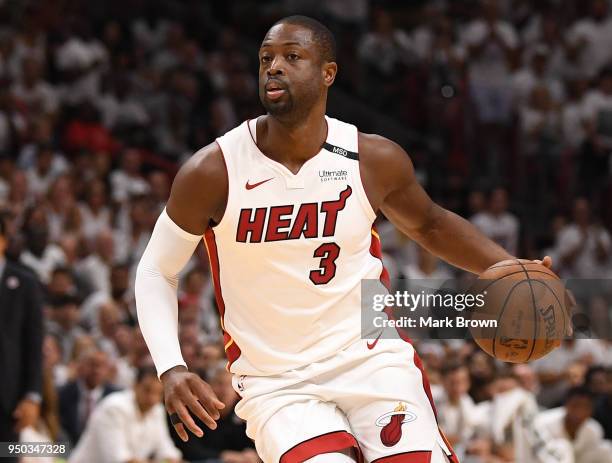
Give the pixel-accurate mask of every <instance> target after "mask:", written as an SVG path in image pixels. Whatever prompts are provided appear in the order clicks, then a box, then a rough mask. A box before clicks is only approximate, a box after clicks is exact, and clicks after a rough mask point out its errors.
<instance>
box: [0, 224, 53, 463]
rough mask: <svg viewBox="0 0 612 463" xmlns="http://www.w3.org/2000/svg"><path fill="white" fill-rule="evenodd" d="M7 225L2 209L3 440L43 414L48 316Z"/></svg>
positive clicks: (0, 411) (0, 407) (0, 357)
mask: <svg viewBox="0 0 612 463" xmlns="http://www.w3.org/2000/svg"><path fill="white" fill-rule="evenodd" d="M7 229H8V219H7V217H6V215H5V214H0V316H1V317H2V323H0V334H1V336H0V337H1V339H2V346H3V348H2V350H1V353H0V374H1V375H2V377H3V378H4V379H3V381H2V386H1V387H0V440H2V441H3V442H15V441H17V440H18V439H17V438H18V434H19V432H21V431H22V430H23V429H24V428H26V427H28V426H34V425H35V424H36V422H37V421H38V417H39V414H40V403H41V400H42V398H41V393H42V377H41V375H42V339H43V327H42V323H43V320H42V307H41V304H42V301H41V300H42V295H41V291H40V287H39V283H38V281H36V279H35V278H34V276H33V275H32V274H31V273H30V272H28V271H26V270H24V269H23V268H22V267H20V266H18V265H16V264H15V263H13V262H9V261H7V260H6V258H5V257H4V256H5V250H6V246H7V241H8V237H9V236H8V233H7ZM12 460H13V461H16V459H12Z"/></svg>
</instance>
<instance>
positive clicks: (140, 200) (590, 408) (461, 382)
mask: <svg viewBox="0 0 612 463" xmlns="http://www.w3.org/2000/svg"><path fill="white" fill-rule="evenodd" d="M610 3H611V2H609V1H607V0H590V1H580V0H546V1H528V0H499V1H494V0H483V1H478V0H458V1H452V2H451V1H444V0H436V1H427V2H425V1H415V2H384V1H376V0H327V1H325V2H323V1H313V0H282V1H254V0H253V1H242V2H222V1H218V0H210V1H195V0H172V1H156V0H150V1H149V0H122V1H117V0H109V1H105V2H96V1H93V0H81V1H68V0H48V1H45V2H34V1H32V2H28V1H25V0H24V1H10V0H9V1H3V2H0V18H2V20H1V21H0V24H2V25H1V26H0V81H1V82H2V85H0V211H2V217H3V218H4V219H5V220H6V222H7V224H8V235H9V238H10V240H9V246H8V249H7V258H8V259H10V260H12V261H15V262H20V263H21V264H22V265H23V266H25V267H28V268H30V269H31V270H32V271H33V272H34V273H35V274H36V276H37V278H38V279H39V281H40V282H41V284H42V286H43V288H44V292H45V306H44V318H45V328H46V330H45V333H46V334H45V338H44V347H43V353H44V383H45V387H44V394H43V406H42V415H41V420H40V422H39V424H38V425H37V426H35V427H34V428H30V429H28V430H26V431H24V433H25V435H24V436H23V438H24V439H25V440H30V441H31V440H38V439H46V440H50V441H66V440H68V441H70V442H71V443H72V445H73V446H76V445H77V443H79V442H82V443H81V444H80V446H79V447H77V449H78V450H79V451H78V452H75V456H74V459H75V460H74V461H94V460H93V459H88V457H87V451H89V452H94V453H95V452H96V450H92V449H95V448H97V447H95V445H98V446H101V447H99V448H107V449H108V448H112V447H113V445H112V442H113V435H112V433H111V428H112V426H113V425H112V424H110V425H109V423H115V424H116V423H117V421H112V420H113V417H115V418H116V415H117V413H119V411H121V413H123V414H124V415H122V416H132V415H133V417H134V419H137V420H140V421H141V425H142V426H141V429H149V431H150V432H148V431H147V433H145V434H142V435H138V434H135V433H132V434H131V435H130V439H132V441H131V442H132V443H133V444H134V445H135V446H137V447H138V446H139V445H138V444H141V445H140V448H141V452H144V453H143V454H142V455H139V456H138V458H139V459H140V460H138V461H141V460H142V461H146V460H147V459H155V458H158V459H169V460H173V461H179V460H180V458H181V457H180V455H181V454H182V455H183V457H182V458H183V459H184V460H187V461H223V462H225V463H251V462H254V461H257V456H256V454H255V453H254V451H253V450H252V444H251V443H250V441H249V440H248V438H246V436H245V434H244V424H243V423H241V422H240V420H238V419H237V418H236V416H235V415H234V413H233V404H235V402H236V401H237V399H238V397H237V395H236V394H235V393H234V391H233V389H232V386H231V381H230V376H229V374H228V373H227V372H226V371H225V370H224V368H223V366H224V352H223V345H222V340H221V338H220V336H219V334H220V333H219V326H218V317H217V315H216V308H215V303H214V297H213V291H212V287H211V281H210V276H209V271H208V262H207V256H206V251H205V249H204V248H203V246H199V247H198V250H197V252H196V254H195V256H194V258H193V259H192V260H191V262H190V263H189V265H188V267H187V268H186V269H185V271H184V273H183V275H182V278H181V284H180V288H179V319H180V341H181V347H182V351H183V355H184V358H185V360H186V362H187V364H188V366H189V368H190V369H191V370H193V371H197V372H199V373H200V374H201V375H202V377H203V378H205V379H206V380H207V381H210V382H211V384H213V386H214V388H215V391H216V392H217V395H218V396H219V397H222V400H223V401H224V402H225V403H226V404H228V407H226V409H225V411H224V415H223V416H222V418H221V424H220V426H219V428H218V429H217V430H216V431H214V432H206V433H205V436H204V438H203V439H193V438H192V439H191V440H190V441H189V442H188V443H182V442H181V441H180V440H179V439H178V438H177V436H176V435H175V433H174V432H173V431H170V432H168V429H169V427H168V425H167V423H166V422H165V420H166V418H165V413H163V411H162V410H160V407H161V406H160V405H159V404H160V401H161V397H162V391H161V389H160V387H159V384H158V383H157V382H156V380H155V374H154V372H153V371H152V370H151V368H150V367H151V359H150V356H149V354H148V351H147V347H146V345H145V343H144V340H143V338H142V335H141V334H140V331H139V329H138V323H137V319H136V312H135V305H134V293H133V283H134V272H135V268H136V265H137V264H138V261H139V259H140V256H141V254H142V252H143V251H144V248H145V246H146V244H147V242H148V239H149V236H150V233H151V230H152V227H153V224H154V223H155V220H156V218H157V216H158V214H159V213H160V211H161V210H162V208H163V207H164V204H165V201H166V199H167V197H168V194H169V188H170V185H171V182H172V178H173V176H174V174H175V173H176V170H177V168H178V166H179V165H180V163H181V162H183V161H184V160H185V159H186V158H188V157H189V156H190V155H191V154H192V153H193V152H195V151H196V150H197V149H199V148H200V147H202V146H204V145H206V144H208V143H210V142H211V141H212V140H213V139H214V138H215V137H216V136H219V135H222V134H223V133H225V132H226V131H227V130H229V129H231V128H233V127H234V126H236V125H237V124H238V123H239V122H241V121H242V120H244V119H246V118H250V117H254V116H256V115H258V114H260V113H261V112H262V108H261V107H260V105H259V101H258V96H257V78H256V76H257V73H256V71H257V54H256V50H257V47H258V44H259V41H260V40H261V38H262V37H263V34H264V33H265V31H266V30H267V28H268V27H269V26H270V25H271V24H272V23H273V22H274V21H275V20H276V19H279V18H280V17H282V16H284V15H286V14H291V13H298V12H299V13H305V14H310V15H312V16H315V17H317V18H319V19H321V20H323V21H324V22H325V24H327V25H328V26H330V28H331V29H332V31H333V32H334V33H335V34H336V38H337V41H338V50H339V52H338V54H339V65H340V74H339V76H338V80H337V83H336V85H335V88H334V89H333V90H332V94H333V92H338V93H339V94H344V95H348V96H349V97H350V100H351V101H354V102H356V103H361V104H364V105H367V108H368V112H367V117H364V116H363V114H360V113H359V112H356V113H355V120H351V121H350V122H353V123H356V124H357V125H358V126H360V127H361V126H363V127H367V126H368V120H371V119H369V118H381V119H383V118H387V117H391V118H393V119H394V120H395V121H397V122H398V123H400V124H401V125H402V127H404V128H405V130H406V131H408V132H410V133H412V134H416V136H415V138H414V139H413V140H414V142H413V143H412V144H410V145H409V146H404V148H406V150H407V151H408V152H410V153H411V155H412V156H413V159H414V161H415V165H416V168H417V174H418V175H419V178H420V179H421V180H422V182H423V183H424V185H425V186H426V188H427V189H428V191H430V193H431V194H432V196H433V197H434V199H435V200H436V201H438V202H439V203H441V204H442V205H444V206H446V207H449V208H450V209H452V210H454V211H456V212H458V213H461V214H462V215H463V216H465V217H466V218H468V219H470V220H471V221H472V222H473V223H474V224H475V225H476V226H477V227H478V228H480V229H481V230H482V231H483V232H484V233H485V234H487V236H489V237H491V238H492V239H494V240H495V241H496V242H498V243H499V244H501V245H502V246H504V247H505V248H506V249H507V250H508V251H509V252H511V253H512V254H516V255H519V256H522V257H526V258H541V257H542V256H543V255H545V254H549V255H551V256H552V257H553V262H554V268H555V270H557V271H558V272H559V274H560V275H561V276H562V277H565V278H569V279H575V280H576V281H580V279H585V278H591V279H594V278H599V279H600V282H599V283H594V284H593V286H596V287H597V288H598V289H599V290H600V291H599V292H597V294H596V296H593V295H592V294H591V293H588V294H586V293H585V294H582V293H581V291H580V288H581V287H582V286H581V285H580V284H577V286H576V288H577V291H576V292H577V299H578V312H579V313H581V314H583V315H584V316H585V320H586V323H585V332H586V331H588V330H589V329H593V327H595V326H596V327H597V329H598V330H599V331H598V332H597V337H598V338H600V339H584V340H574V341H566V342H565V343H564V344H563V346H562V347H561V348H559V349H558V350H556V351H555V352H553V353H552V354H551V355H549V356H548V357H546V358H544V359H543V360H541V361H537V362H534V363H533V364H530V365H517V366H514V367H512V368H509V367H508V366H506V365H502V364H499V363H497V362H495V361H493V360H492V359H491V358H489V357H487V356H486V354H484V353H483V352H481V351H479V350H478V348H476V347H475V345H474V344H473V343H470V342H467V341H447V342H446V341H445V342H442V341H427V342H424V341H421V342H419V343H418V344H419V346H418V348H419V349H420V350H421V352H422V354H423V355H422V356H423V357H424V360H425V363H426V366H427V369H428V372H429V374H430V379H431V382H432V384H433V389H434V395H435V396H436V398H437V403H438V413H439V416H440V422H441V426H442V427H443V428H444V429H445V430H446V431H447V434H448V437H449V439H450V440H451V441H452V442H453V443H454V444H455V445H456V447H457V449H458V452H459V453H460V454H461V455H463V456H464V459H463V460H462V461H464V462H469V463H499V462H512V461H516V462H521V463H530V461H529V460H527V459H525V458H526V457H522V456H521V455H522V454H521V452H522V451H523V450H522V449H524V448H526V447H531V448H534V447H537V446H540V447H542V448H544V449H546V448H547V445H548V444H550V443H551V442H552V443H557V444H558V449H561V450H558V451H559V452H564V451H565V452H566V453H567V452H569V454H571V455H572V458H573V459H572V460H567V461H568V462H572V461H573V462H575V463H591V462H606V461H612V454H611V453H610V452H612V451H611V450H610V447H609V443H606V441H604V440H603V439H604V437H605V438H606V439H610V438H612V423H611V421H610V417H612V370H611V368H612V344H611V343H610V342H609V341H607V340H606V339H608V340H609V339H610V338H612V331H610V307H611V304H612V297H611V294H610V290H609V289H608V288H607V285H606V284H605V280H603V279H604V278H608V277H610V275H611V270H612V260H611V259H610V252H611V251H612V250H611V240H610V234H609V229H610V225H611V224H612V214H611V213H610V210H609V208H606V207H605V206H606V205H607V204H608V203H609V199H610V196H611V194H612V189H611V188H610V178H611V177H610V169H611V167H610V153H611V151H612V54H611V53H610V50H612V10H611V8H610V7H611V4H610ZM407 4H409V5H407ZM334 110H336V111H337V112H338V116H339V117H340V116H341V115H342V111H343V109H342V107H341V105H340V106H337V105H334ZM330 115H332V116H336V114H335V113H333V112H332V113H330ZM345 119H346V118H345ZM379 229H380V232H381V236H382V242H383V246H384V251H385V253H386V265H387V266H388V267H389V270H390V273H391V275H392V276H393V277H402V276H403V277H408V278H416V279H418V278H442V279H444V278H448V277H450V276H453V275H454V271H453V270H452V269H450V268H448V267H446V266H444V265H443V264H442V263H440V262H438V261H437V260H436V259H435V258H434V257H433V256H431V255H429V254H428V253H427V252H425V251H423V250H421V249H417V248H416V246H414V245H413V244H412V243H410V242H409V240H408V239H407V238H406V237H404V236H402V235H401V234H399V233H398V232H397V231H396V230H395V229H394V228H393V227H392V226H391V225H390V224H389V223H387V222H385V221H384V220H383V221H381V223H380V224H379ZM606 289H607V291H606ZM586 334H587V335H585V337H593V336H588V334H589V333H586ZM591 334H592V333H591ZM134 403H136V404H137V405H138V407H137V408H136V409H135V408H134V405H133V404H134ZM130 404H131V405H130ZM130 407H131V408H130ZM138 410H139V411H138ZM90 417H91V420H90ZM161 422H163V423H161ZM160 423H161V425H160ZM117 426H119V425H117ZM160 426H161V427H160ZM543 428H546V429H547V430H548V432H549V434H546V435H543V436H540V435H539V434H538V433H537V432H535V431H533V430H534V429H543ZM119 429H121V428H119ZM155 433H160V434H155ZM151 436H158V437H156V438H154V437H151ZM529 436H531V437H529ZM533 436H539V437H537V438H538V439H540V440H539V441H534V440H533V439H536V437H533ZM530 439H531V440H530ZM105 443H106V445H104V444H105ZM126 445H127V444H126ZM551 445H552V444H551ZM538 448H539V447H538ZM88 449H89V450H88ZM568 449H569V450H568ZM114 450H116V451H117V452H119V454H121V453H120V452H121V451H122V449H114ZM549 450H550V449H549ZM553 450H555V449H553ZM555 451H557V450H555ZM121 455H124V454H121ZM79 458H80V460H79ZM542 458H544V457H542ZM606 458H608V460H606ZM37 461H39V460H37ZM135 461H136V460H135ZM547 461H549V460H545V459H542V461H541V462H540V463H543V462H547ZM550 461H565V460H560V459H557V460H550ZM534 463H535V461H534Z"/></svg>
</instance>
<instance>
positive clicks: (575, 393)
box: [565, 386, 594, 403]
mask: <svg viewBox="0 0 612 463" xmlns="http://www.w3.org/2000/svg"><path fill="white" fill-rule="evenodd" d="M574 397H584V398H586V399H589V400H590V401H593V399H594V397H593V393H592V392H591V391H590V390H589V389H588V388H587V387H585V386H576V387H573V388H571V389H570V390H569V391H567V394H565V403H567V402H569V400H570V399H573V398H574Z"/></svg>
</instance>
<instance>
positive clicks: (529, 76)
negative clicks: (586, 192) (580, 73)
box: [512, 67, 564, 107]
mask: <svg viewBox="0 0 612 463" xmlns="http://www.w3.org/2000/svg"><path fill="white" fill-rule="evenodd" d="M538 86H542V87H546V88H547V89H548V91H549V93H550V96H551V97H552V99H553V100H554V101H555V102H556V103H562V102H563V98H564V91H563V84H562V83H561V81H560V80H559V79H555V78H554V77H548V76H543V77H539V76H537V75H536V73H535V72H533V70H532V69H531V68H529V67H524V68H522V69H519V70H518V71H517V72H515V73H514V74H513V75H512V90H513V92H514V101H515V104H516V105H517V106H518V107H520V106H524V105H527V104H528V103H529V97H530V95H531V92H532V91H533V89H534V88H536V87H538Z"/></svg>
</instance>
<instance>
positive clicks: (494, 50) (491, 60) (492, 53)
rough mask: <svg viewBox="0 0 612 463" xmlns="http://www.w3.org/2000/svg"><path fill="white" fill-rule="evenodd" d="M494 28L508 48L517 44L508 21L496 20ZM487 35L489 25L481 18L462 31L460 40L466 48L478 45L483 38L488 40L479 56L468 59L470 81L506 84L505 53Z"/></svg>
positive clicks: (495, 84)
mask: <svg viewBox="0 0 612 463" xmlns="http://www.w3.org/2000/svg"><path fill="white" fill-rule="evenodd" d="M494 28H495V32H496V33H497V35H498V36H499V37H500V38H501V40H502V41H503V42H504V43H505V44H506V46H508V47H510V48H516V47H517V46H518V37H517V35H516V32H515V31H514V27H513V26H512V25H511V24H510V23H507V22H505V21H497V22H496V23H495V25H494ZM488 35H489V26H488V24H487V23H486V22H485V21H483V20H482V19H478V20H476V21H473V22H472V23H470V24H469V25H468V26H467V28H466V29H465V31H464V32H463V36H462V42H463V44H464V46H465V47H466V48H467V49H469V47H472V46H475V45H479V44H480V43H482V42H483V41H484V40H487V41H488V43H487V45H486V46H485V48H484V50H483V52H482V54H481V55H480V56H478V57H475V58H470V59H469V60H468V61H469V78H470V82H472V83H473V84H474V85H490V86H497V85H507V83H508V79H509V76H510V74H509V72H508V64H507V62H506V55H505V53H504V50H503V49H502V47H501V46H500V45H499V44H498V43H495V42H492V41H489V40H488V38H487V37H488Z"/></svg>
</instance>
